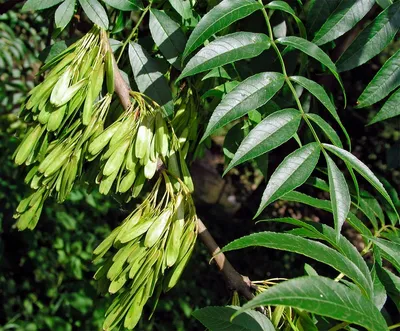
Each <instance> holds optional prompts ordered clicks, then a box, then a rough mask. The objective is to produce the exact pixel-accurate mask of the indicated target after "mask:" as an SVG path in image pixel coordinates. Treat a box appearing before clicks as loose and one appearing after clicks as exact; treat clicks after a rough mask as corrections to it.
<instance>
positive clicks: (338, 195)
mask: <svg viewBox="0 0 400 331" xmlns="http://www.w3.org/2000/svg"><path fill="white" fill-rule="evenodd" d="M325 158H326V162H327V164H328V176H329V189H330V191H329V193H330V196H331V203H332V211H333V219H334V221H335V230H336V237H337V238H339V235H340V230H341V229H342V226H343V224H344V222H345V220H346V218H347V215H348V214H349V211H350V204H351V198H350V193H349V188H348V186H347V183H346V179H345V178H344V176H343V174H342V172H341V171H340V170H339V168H338V167H337V165H336V164H335V162H333V160H332V159H331V158H330V157H329V156H328V154H326V153H325Z"/></svg>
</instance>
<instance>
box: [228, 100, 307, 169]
mask: <svg viewBox="0 0 400 331" xmlns="http://www.w3.org/2000/svg"><path fill="white" fill-rule="evenodd" d="M300 121H301V113H300V112H299V111H298V110H296V109H291V108H289V109H283V110H280V111H277V112H275V113H272V114H271V115H269V116H267V117H266V118H265V119H263V120H262V121H261V122H260V123H259V124H258V125H257V126H256V127H255V128H254V129H253V130H251V131H250V133H249V134H248V136H247V137H246V138H244V140H243V141H242V143H241V144H240V146H239V148H238V150H237V151H236V153H235V156H234V157H233V159H232V161H231V163H230V164H229V165H228V167H227V169H226V170H225V172H224V174H226V173H227V172H228V171H229V170H230V169H232V168H233V167H235V166H237V165H238V164H241V163H243V162H245V161H247V160H250V159H253V158H256V157H258V156H260V155H262V154H265V153H267V152H269V151H271V150H273V149H274V148H277V147H278V146H280V145H282V144H283V143H285V142H286V141H288V140H289V139H290V138H291V137H293V135H294V134H295V133H296V132H297V130H298V128H299V125H300Z"/></svg>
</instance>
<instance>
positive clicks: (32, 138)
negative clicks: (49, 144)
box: [15, 125, 43, 165]
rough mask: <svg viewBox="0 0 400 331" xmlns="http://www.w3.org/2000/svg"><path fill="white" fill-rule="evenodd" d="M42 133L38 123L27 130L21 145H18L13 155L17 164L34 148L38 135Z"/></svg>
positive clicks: (24, 159) (21, 162) (22, 161)
mask: <svg viewBox="0 0 400 331" xmlns="http://www.w3.org/2000/svg"><path fill="white" fill-rule="evenodd" d="M42 133H43V128H42V127H41V126H40V125H37V126H36V127H35V128H34V129H33V130H32V131H31V132H29V133H28V134H27V135H26V136H25V138H24V140H23V141H22V143H21V145H20V146H19V147H18V152H17V154H16V156H15V163H16V164H17V165H21V164H23V163H24V162H25V161H26V159H27V158H28V156H29V155H30V154H31V153H32V151H33V150H34V149H35V146H36V144H37V142H38V141H39V138H40V136H41V135H42Z"/></svg>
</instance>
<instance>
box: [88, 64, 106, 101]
mask: <svg viewBox="0 0 400 331" xmlns="http://www.w3.org/2000/svg"><path fill="white" fill-rule="evenodd" d="M103 81H104V63H103V62H98V64H97V67H96V68H95V69H94V70H93V72H92V75H91V77H90V83H91V84H93V85H92V89H91V93H92V97H93V100H96V98H97V96H98V95H99V94H100V92H101V90H102V89H103Z"/></svg>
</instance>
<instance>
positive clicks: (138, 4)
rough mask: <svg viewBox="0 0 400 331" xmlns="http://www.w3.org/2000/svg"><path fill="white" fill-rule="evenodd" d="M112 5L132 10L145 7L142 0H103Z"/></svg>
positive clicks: (123, 9)
mask: <svg viewBox="0 0 400 331" xmlns="http://www.w3.org/2000/svg"><path fill="white" fill-rule="evenodd" d="M103 1H104V2H105V3H106V4H107V5H109V6H110V7H113V8H116V9H119V10H122V11H132V10H138V9H141V8H143V2H142V1H141V0H103Z"/></svg>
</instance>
